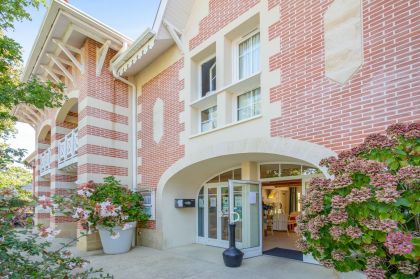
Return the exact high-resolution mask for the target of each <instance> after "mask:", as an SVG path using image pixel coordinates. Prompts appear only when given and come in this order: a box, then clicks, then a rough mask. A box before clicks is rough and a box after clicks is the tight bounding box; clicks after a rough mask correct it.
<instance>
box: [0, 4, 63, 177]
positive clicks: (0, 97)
mask: <svg viewBox="0 0 420 279" xmlns="http://www.w3.org/2000/svg"><path fill="white" fill-rule="evenodd" d="M40 5H45V0H1V2H0V168H3V169H4V168H5V167H6V166H7V165H8V164H10V163H13V162H15V161H18V160H20V159H21V158H22V156H23V155H24V150H22V149H13V148H10V146H8V145H7V144H6V141H7V140H8V139H10V138H11V137H13V136H14V134H15V130H14V124H15V121H16V118H15V116H13V115H12V113H11V110H12V109H13V108H14V107H16V106H17V105H19V104H25V105H29V106H33V107H35V108H38V109H44V108H53V107H58V106H60V105H61V104H62V101H63V100H65V98H66V97H65V95H64V94H63V88H64V86H63V84H56V83H52V82H50V81H46V82H42V81H40V80H38V79H37V78H36V77H31V78H30V79H29V80H28V81H26V82H23V81H21V80H20V76H21V73H22V48H21V46H20V45H19V43H17V42H16V41H14V40H13V39H12V38H10V37H8V36H6V35H5V32H6V31H7V30H13V29H14V22H16V21H22V20H30V19H31V18H30V14H29V13H28V12H27V11H26V9H27V8H28V7H31V6H32V7H35V8H38V7H39V6H40Z"/></svg>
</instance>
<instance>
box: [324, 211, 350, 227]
mask: <svg viewBox="0 0 420 279" xmlns="http://www.w3.org/2000/svg"><path fill="white" fill-rule="evenodd" d="M347 219H348V215H347V212H346V211H345V210H342V209H333V210H331V212H330V214H329V215H328V220H330V221H331V223H333V224H335V225H338V224H341V223H344V222H346V221H347Z"/></svg>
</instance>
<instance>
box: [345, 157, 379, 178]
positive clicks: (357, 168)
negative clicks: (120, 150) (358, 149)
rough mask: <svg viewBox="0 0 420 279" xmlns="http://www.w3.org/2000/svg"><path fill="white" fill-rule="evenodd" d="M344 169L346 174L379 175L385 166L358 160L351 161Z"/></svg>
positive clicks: (375, 162)
mask: <svg viewBox="0 0 420 279" xmlns="http://www.w3.org/2000/svg"><path fill="white" fill-rule="evenodd" d="M345 168H346V171H347V172H348V173H356V172H360V173H364V174H366V175H372V174H376V173H381V172H384V171H385V170H386V166H385V164H384V163H382V162H378V161H373V160H359V159H356V160H352V161H351V162H350V163H349V164H347V165H346V167H345Z"/></svg>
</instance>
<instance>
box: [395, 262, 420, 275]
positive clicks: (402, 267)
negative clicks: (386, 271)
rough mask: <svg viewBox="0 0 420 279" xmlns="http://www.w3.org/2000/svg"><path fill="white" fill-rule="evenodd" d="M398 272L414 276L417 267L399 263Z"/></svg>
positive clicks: (409, 263) (408, 263)
mask: <svg viewBox="0 0 420 279" xmlns="http://www.w3.org/2000/svg"><path fill="white" fill-rule="evenodd" d="M398 270H399V271H401V273H404V274H407V275H414V274H415V273H416V272H417V271H419V267H418V265H416V264H413V263H411V262H410V261H401V262H400V263H399V264H398Z"/></svg>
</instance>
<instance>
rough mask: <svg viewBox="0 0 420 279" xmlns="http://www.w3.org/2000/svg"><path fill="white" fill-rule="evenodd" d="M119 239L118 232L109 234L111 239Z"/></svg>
mask: <svg viewBox="0 0 420 279" xmlns="http://www.w3.org/2000/svg"><path fill="white" fill-rule="evenodd" d="M118 238H120V233H119V232H112V233H111V239H118Z"/></svg>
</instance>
